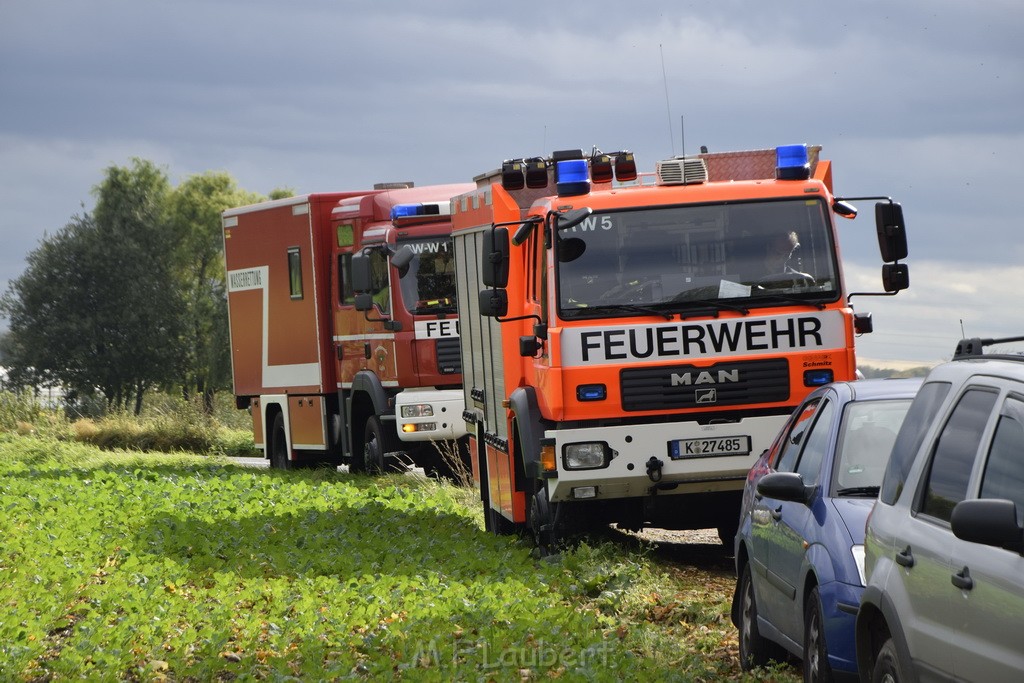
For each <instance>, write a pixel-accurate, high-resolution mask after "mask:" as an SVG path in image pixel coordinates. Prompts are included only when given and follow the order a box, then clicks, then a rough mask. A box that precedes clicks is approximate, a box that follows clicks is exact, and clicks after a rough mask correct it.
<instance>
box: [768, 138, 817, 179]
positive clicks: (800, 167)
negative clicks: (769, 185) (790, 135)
mask: <svg viewBox="0 0 1024 683" xmlns="http://www.w3.org/2000/svg"><path fill="white" fill-rule="evenodd" d="M775 177H776V178H777V179H778V180H807V179H808V178H810V177H811V164H810V162H809V161H808V158H807V145H781V146H779V147H776V148H775Z"/></svg>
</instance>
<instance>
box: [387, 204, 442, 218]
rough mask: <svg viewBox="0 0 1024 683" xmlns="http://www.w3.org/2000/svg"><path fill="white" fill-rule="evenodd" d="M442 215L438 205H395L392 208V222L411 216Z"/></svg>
mask: <svg viewBox="0 0 1024 683" xmlns="http://www.w3.org/2000/svg"><path fill="white" fill-rule="evenodd" d="M438 213H440V208H439V207H438V205H437V204H395V205H394V206H392V207H391V220H395V219H397V218H409V217H410V216H431V215H436V214H438Z"/></svg>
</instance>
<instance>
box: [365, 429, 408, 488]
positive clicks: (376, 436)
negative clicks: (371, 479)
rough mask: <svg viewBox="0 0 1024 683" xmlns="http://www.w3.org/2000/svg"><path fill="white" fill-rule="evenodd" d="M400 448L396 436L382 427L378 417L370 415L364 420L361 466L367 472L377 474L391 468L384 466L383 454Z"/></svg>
mask: <svg viewBox="0 0 1024 683" xmlns="http://www.w3.org/2000/svg"><path fill="white" fill-rule="evenodd" d="M399 450H401V446H399V444H398V438H397V437H396V436H395V435H394V434H391V433H389V432H388V431H387V430H386V429H384V425H382V424H381V422H380V418H379V417H377V416H376V415H372V416H370V419H368V420H367V421H366V432H365V436H364V438H363V466H364V467H365V471H366V473H367V474H372V475H377V474H382V473H384V472H387V471H391V470H392V469H393V468H388V467H386V464H385V461H384V454H385V453H391V452H394V451H399Z"/></svg>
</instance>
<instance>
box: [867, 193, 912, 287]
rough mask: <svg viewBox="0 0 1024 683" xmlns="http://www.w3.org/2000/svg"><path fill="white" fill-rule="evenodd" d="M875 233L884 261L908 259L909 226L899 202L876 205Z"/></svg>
mask: <svg viewBox="0 0 1024 683" xmlns="http://www.w3.org/2000/svg"><path fill="white" fill-rule="evenodd" d="M875 231H876V232H877V233H878V250H879V251H880V252H882V260H883V261H885V262H886V263H892V262H893V261H899V260H900V259H905V258H907V226H906V223H904V222H903V207H902V206H900V205H899V204H898V203H897V202H878V203H877V204H875ZM902 289H906V288H905V287H903V288H902ZM891 291H896V290H891Z"/></svg>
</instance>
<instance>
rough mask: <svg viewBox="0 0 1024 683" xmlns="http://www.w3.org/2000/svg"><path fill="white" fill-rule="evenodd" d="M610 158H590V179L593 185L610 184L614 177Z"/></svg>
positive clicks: (596, 156) (603, 155) (601, 156)
mask: <svg viewBox="0 0 1024 683" xmlns="http://www.w3.org/2000/svg"><path fill="white" fill-rule="evenodd" d="M614 175H615V174H614V171H613V169H612V158H611V157H610V156H608V155H607V154H595V155H594V156H592V157H590V179H591V180H593V181H594V182H595V183H610V182H611V181H612V178H613V177H614Z"/></svg>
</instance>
